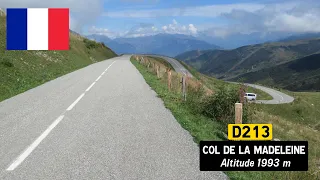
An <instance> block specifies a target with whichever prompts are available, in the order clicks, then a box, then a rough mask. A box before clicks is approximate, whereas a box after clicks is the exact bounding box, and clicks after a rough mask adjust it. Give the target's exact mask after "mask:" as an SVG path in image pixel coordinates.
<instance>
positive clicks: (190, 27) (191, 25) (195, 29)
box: [189, 24, 198, 34]
mask: <svg viewBox="0 0 320 180" xmlns="http://www.w3.org/2000/svg"><path fill="white" fill-rule="evenodd" d="M189 31H190V32H191V33H192V34H197V31H198V30H197V28H196V27H195V26H194V25H193V24H189Z"/></svg>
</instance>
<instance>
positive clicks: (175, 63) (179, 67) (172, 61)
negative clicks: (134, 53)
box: [143, 54, 193, 77]
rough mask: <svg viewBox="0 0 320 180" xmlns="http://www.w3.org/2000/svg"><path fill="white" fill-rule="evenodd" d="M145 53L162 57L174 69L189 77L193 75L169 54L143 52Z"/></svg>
mask: <svg viewBox="0 0 320 180" xmlns="http://www.w3.org/2000/svg"><path fill="white" fill-rule="evenodd" d="M143 55H144V56H153V57H159V58H162V59H164V60H166V61H168V62H169V63H170V64H171V65H172V67H173V68H174V70H175V71H176V72H178V73H182V74H184V75H188V76H189V77H193V76H192V74H191V73H190V72H189V71H188V70H187V69H186V68H185V67H184V66H183V65H182V64H181V63H180V62H179V61H177V60H176V59H173V58H171V57H167V56H161V55H152V54H143Z"/></svg>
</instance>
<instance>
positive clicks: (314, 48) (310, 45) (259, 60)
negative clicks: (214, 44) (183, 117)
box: [175, 38, 320, 79]
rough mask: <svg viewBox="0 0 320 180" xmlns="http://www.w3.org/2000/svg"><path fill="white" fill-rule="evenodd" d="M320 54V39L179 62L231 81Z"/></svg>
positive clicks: (193, 55) (191, 55)
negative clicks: (253, 72) (231, 79)
mask: <svg viewBox="0 0 320 180" xmlns="http://www.w3.org/2000/svg"><path fill="white" fill-rule="evenodd" d="M314 53H320V38H315V39H307V40H297V41H290V42H276V43H265V44H257V45H250V46H244V47H240V48H237V49H233V50H210V51H191V52H186V53H183V54H180V55H178V56H176V57H175V58H177V59H179V60H182V61H185V62H186V63H187V64H189V65H192V66H194V67H195V68H197V70H199V71H200V72H202V73H205V74H208V75H212V76H215V77H218V78H225V79H230V78H234V77H236V76H238V75H241V74H244V73H248V72H252V71H257V70H260V69H263V68H269V67H273V66H277V65H279V64H282V63H286V62H289V61H292V60H294V59H298V58H302V57H305V56H308V55H311V54H314Z"/></svg>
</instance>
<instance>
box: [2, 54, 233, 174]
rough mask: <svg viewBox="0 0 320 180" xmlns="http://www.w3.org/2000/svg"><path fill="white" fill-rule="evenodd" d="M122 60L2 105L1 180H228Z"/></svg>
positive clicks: (95, 66) (83, 71)
mask: <svg viewBox="0 0 320 180" xmlns="http://www.w3.org/2000/svg"><path fill="white" fill-rule="evenodd" d="M129 58H130V56H121V57H117V58H113V59H110V60H106V61H103V62H99V63H96V64H93V65H90V66H88V67H85V68H83V69H80V70H77V71H75V72H72V73H70V74H67V75H65V76H62V77H60V78H57V79H55V80H53V81H50V82H48V83H45V84H43V85H41V86H39V87H36V88H34V89H31V90H29V91H27V92H25V93H22V94H19V95H17V96H15V97H12V98H10V99H7V100H5V101H3V102H0V118H1V119H0V126H1V127H0V129H1V131H0V144H1V146H0V179H8V180H15V179H23V180H26V179H32V180H36V179H77V180H78V179H103V180H105V179H106V180H108V179H120V180H122V179H125V180H127V179H139V180H140V179H179V180H180V179H227V176H226V175H225V174H224V173H222V172H200V170H199V148H198V146H197V145H196V143H194V142H193V139H192V137H191V135H190V134H189V133H188V132H187V131H186V130H184V129H183V128H182V127H181V126H180V125H179V124H178V122H177V121H176V119H175V118H174V117H173V115H172V114H171V112H170V111H169V110H167V109H166V108H165V107H164V105H163V102H162V100H161V99H159V98H158V97H157V96H156V93H155V92H154V91H152V90H151V88H150V87H149V86H148V85H147V84H146V82H145V81H144V79H143V77H142V75H141V74H140V73H139V71H138V70H137V69H136V68H135V67H134V66H133V65H132V64H131V62H130V61H129Z"/></svg>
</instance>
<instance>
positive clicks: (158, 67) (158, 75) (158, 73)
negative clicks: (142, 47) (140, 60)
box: [157, 65, 160, 78]
mask: <svg viewBox="0 0 320 180" xmlns="http://www.w3.org/2000/svg"><path fill="white" fill-rule="evenodd" d="M157 77H158V78H160V66H159V65H157Z"/></svg>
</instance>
